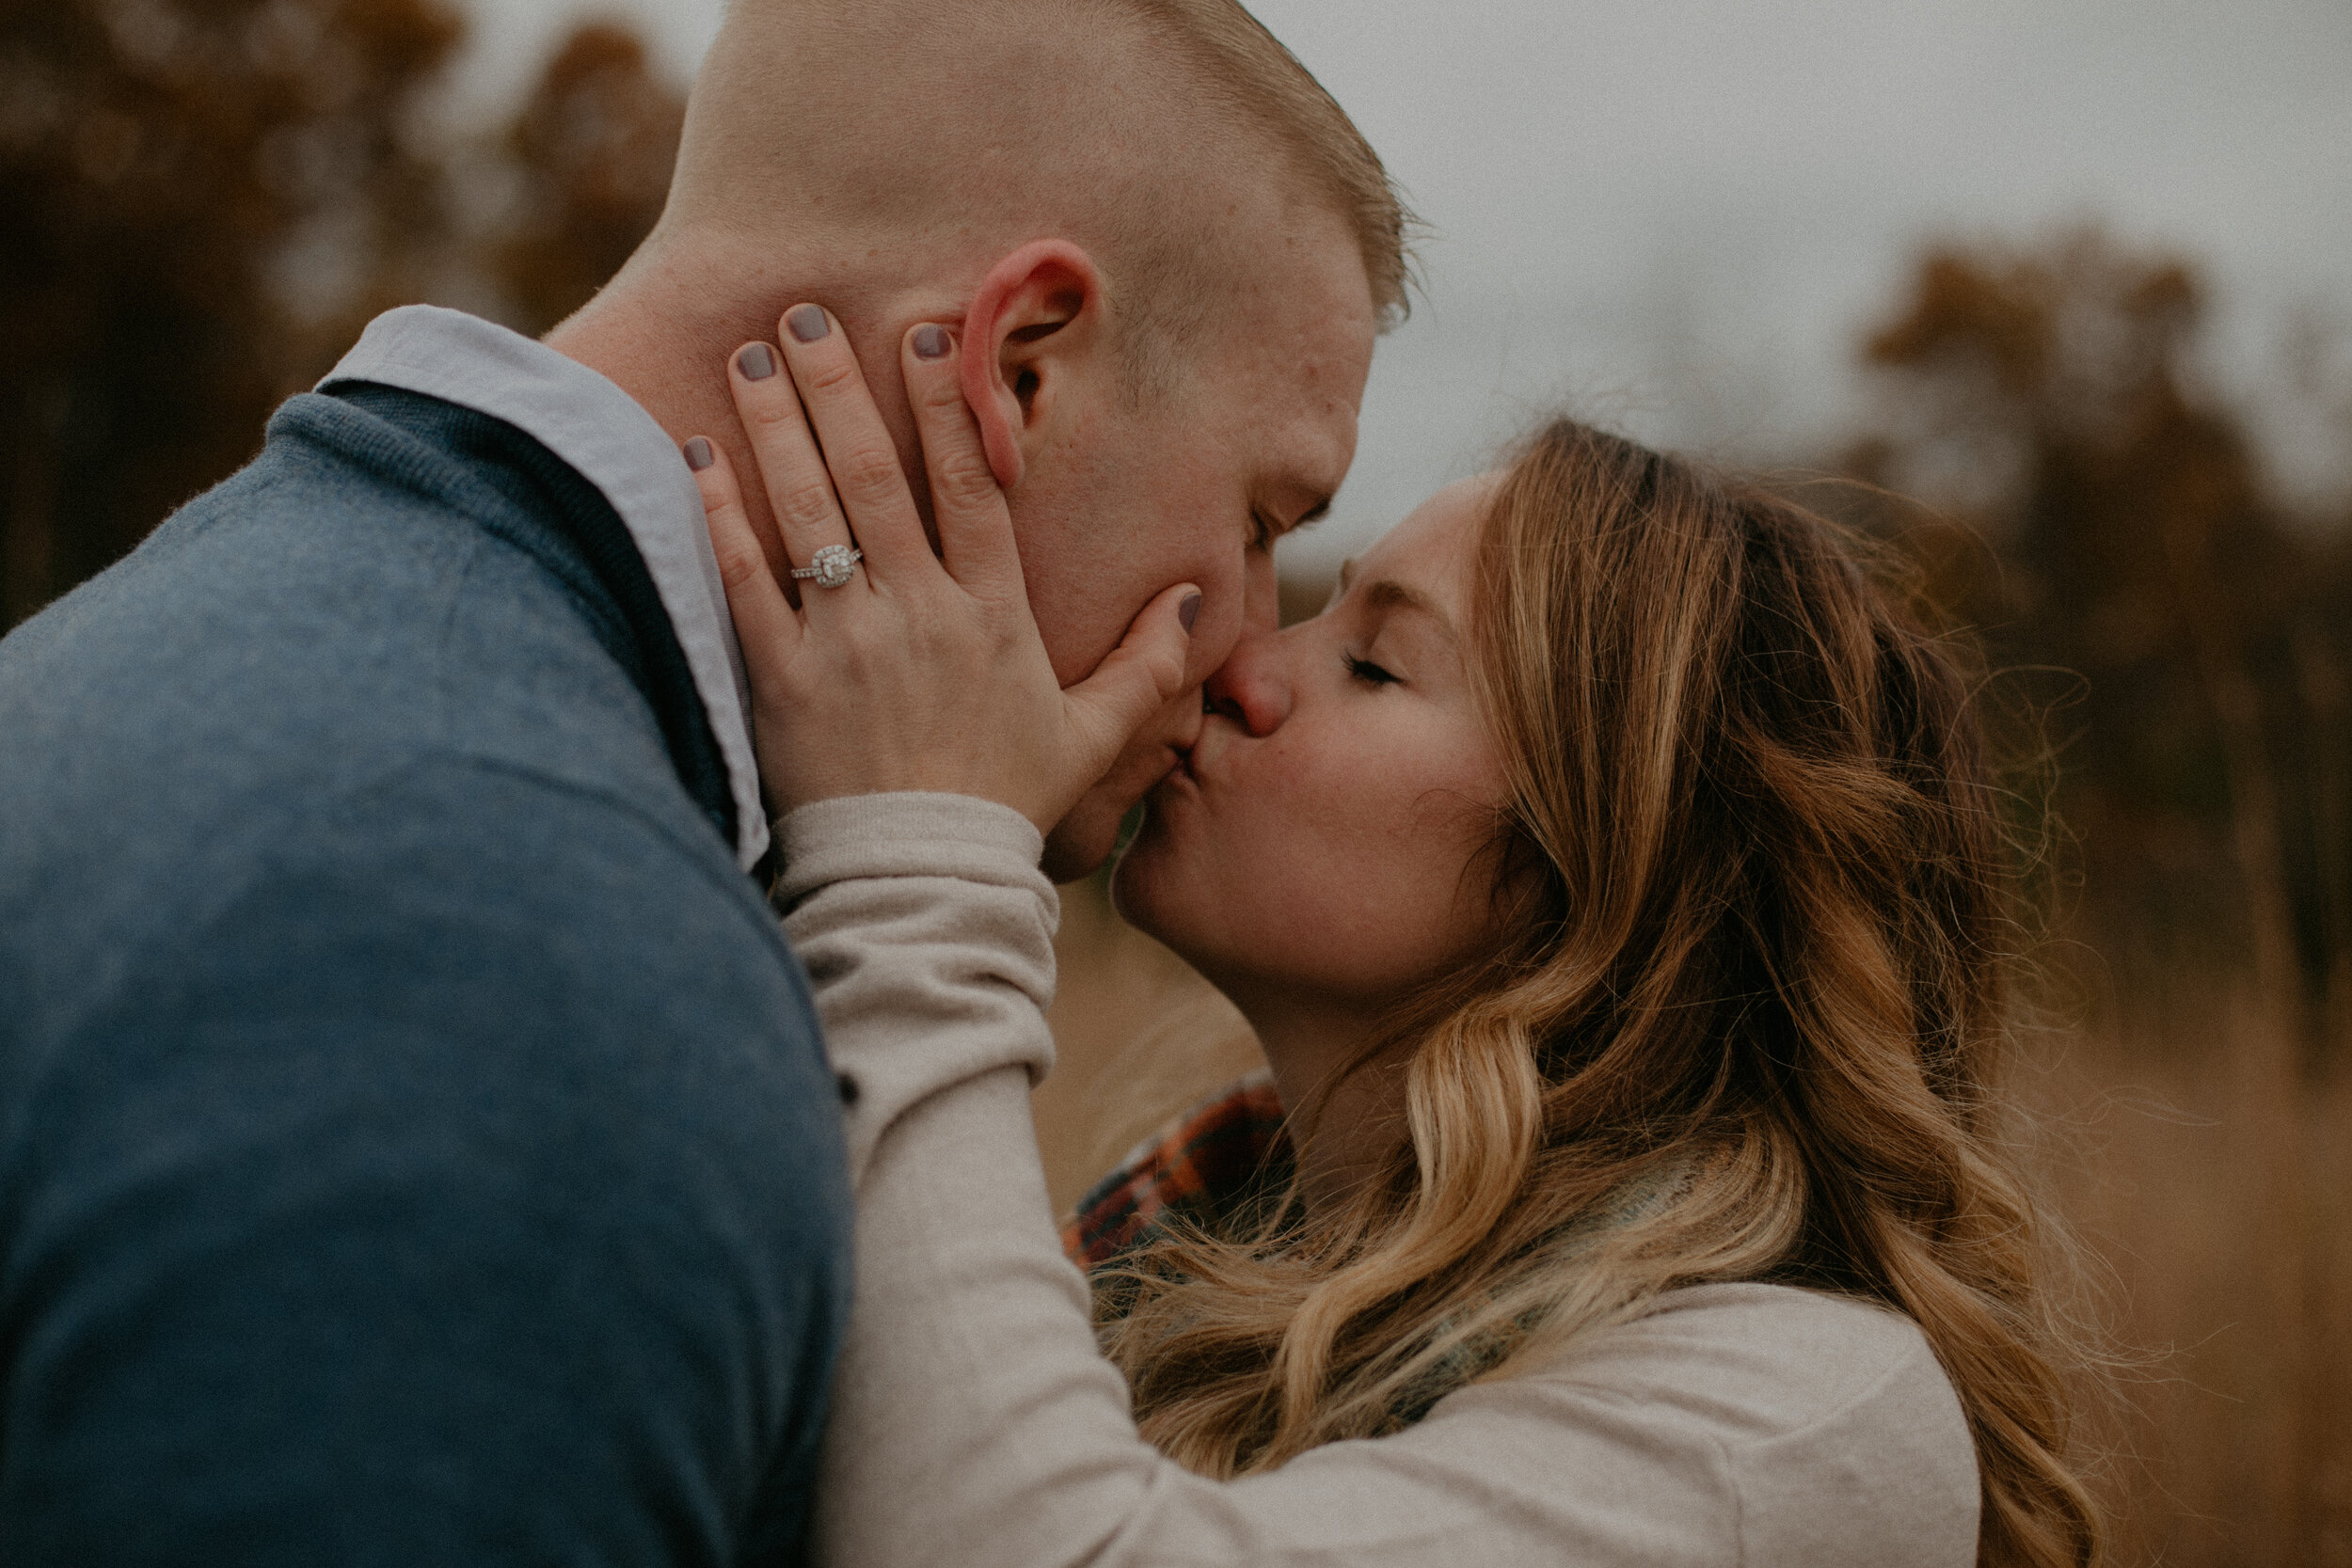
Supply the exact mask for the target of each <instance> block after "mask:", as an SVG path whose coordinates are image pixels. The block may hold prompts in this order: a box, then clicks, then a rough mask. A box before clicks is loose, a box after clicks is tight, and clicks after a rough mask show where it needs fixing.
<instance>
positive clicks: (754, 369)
mask: <svg viewBox="0 0 2352 1568" xmlns="http://www.w3.org/2000/svg"><path fill="white" fill-rule="evenodd" d="M735 368H736V369H737V370H739V371H741V372H743V379H744V380H746V381H765V380H767V379H768V378H769V377H770V376H771V375H773V374H775V373H776V352H775V350H773V349H771V348H770V347H769V346H768V345H767V344H766V343H745V344H744V345H743V352H742V353H740V354H739V355H737V356H735Z"/></svg>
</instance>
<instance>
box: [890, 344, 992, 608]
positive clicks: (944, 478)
mask: <svg viewBox="0 0 2352 1568" xmlns="http://www.w3.org/2000/svg"><path fill="white" fill-rule="evenodd" d="M960 354H961V343H960V342H959V341H958V340H957V336H956V334H955V333H954V332H953V331H951V330H950V329H948V328H947V327H945V326H942V325H939V324H938V323H936V322H925V323H923V324H922V325H919V326H917V327H915V328H914V330H913V331H911V332H909V333H908V334H907V335H906V341H904V342H902V343H901V344H900V345H899V352H898V357H899V361H900V363H901V365H902V366H903V369H904V373H905V376H906V383H907V401H908V403H909V404H912V405H913V407H914V428H915V433H916V434H917V435H918V436H920V437H921V438H922V442H923V467H924V469H925V471H926V472H927V473H928V474H929V475H930V482H931V516H932V519H933V521H934V522H935V523H936V525H937V526H938V529H939V548H940V554H941V557H942V559H944V560H945V561H946V563H947V573H948V575H949V576H950V577H952V578H955V579H956V580H957V581H958V582H960V583H961V584H962V585H963V586H964V587H965V588H966V589H969V590H971V591H972V592H974V593H983V594H989V595H990V596H992V597H999V598H1001V597H1006V596H1010V595H1017V594H1021V593H1022V579H1021V555H1020V551H1019V549H1018V548H1017V547H1016V546H1015V545H1014V542H1013V534H1012V511H1011V509H1010V508H1009V506H1007V505H1006V504H1005V493H1004V491H1002V490H1001V489H999V488H997V485H996V475H995V472H994V470H993V469H992V468H991V467H989V465H988V451H987V450H986V449H985V448H984V447H983V446H982V445H981V444H980V427H979V423H978V421H977V420H974V419H973V418H972V410H971V408H970V406H969V405H968V404H965V402H964V401H963V383H962V380H961V370H960V368H959V366H958V364H957V359H958V356H960Z"/></svg>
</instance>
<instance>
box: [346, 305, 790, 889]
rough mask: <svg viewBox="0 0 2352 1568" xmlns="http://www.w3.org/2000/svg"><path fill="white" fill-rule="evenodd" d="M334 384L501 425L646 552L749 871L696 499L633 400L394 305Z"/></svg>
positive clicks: (549, 357) (559, 362) (721, 640)
mask: <svg viewBox="0 0 2352 1568" xmlns="http://www.w3.org/2000/svg"><path fill="white" fill-rule="evenodd" d="M344 381H373V382H377V383H380V384H381V385H383V386H387V387H398V388H402V389H403V390H405V391H410V392H421V393H423V394H424V395H426V396H427V397H436V398H439V399H441V400H442V401H444V402H447V403H453V404H459V405H460V406H462V407H466V408H470V409H473V410H474V411H475V412H477V413H482V414H487V415H489V416H490V417H491V418H493V419H498V420H505V421H506V422H507V423H508V424H511V425H513V426H514V427H515V428H516V429H517V430H520V431H522V432H523V433H524V434H526V435H528V436H532V438H533V439H535V440H536V441H538V443H539V444H540V445H541V446H544V447H546V448H547V449H548V451H551V452H553V453H555V455H556V456H558V457H560V458H562V459H563V460H564V462H565V463H567V464H569V465H571V467H573V468H574V469H576V470H578V472H579V473H580V477H581V478H583V479H585V480H587V481H588V483H591V484H593V485H595V486H596V488H597V489H598V490H599V491H601V492H603V495H604V499H606V500H607V501H608V502H610V503H611V504H612V510H613V511H614V512H616V513H618V514H619V515H620V518H621V522H622V524H623V526H625V527H626V528H627V529H628V533H629V537H630V538H631V539H633V540H635V541H636V543H637V553H638V554H639V555H641V556H643V557H644V560H645V571H646V573H647V575H648V576H650V577H651V578H653V586H654V591H655V592H656V593H657V594H660V598H661V608H662V609H663V610H667V611H668V612H669V616H670V626H671V627H672V629H673V630H675V632H676V634H677V641H678V646H679V647H680V648H681V649H683V650H685V654H686V667H687V668H688V669H689V670H690V671H691V672H692V673H693V676H694V689H695V690H696V691H698V692H700V693H701V694H702V700H703V706H704V708H705V710H706V711H707V712H708V714H709V716H710V731H711V734H712V735H713V736H717V738H718V742H719V754H720V755H721V756H722V757H723V758H724V759H725V761H726V768H727V783H728V785H729V788H730V789H731V790H732V792H733V794H734V797H735V822H736V830H735V858H736V862H737V863H738V864H739V865H740V866H742V867H743V869H745V870H747V871H748V870H750V869H751V867H752V865H753V864H754V863H755V862H756V861H757V860H758V859H759V857H760V856H761V854H763V853H764V852H765V851H766V850H767V847H768V815H767V813H766V811H765V810H763V809H762V807H761V805H760V800H759V767H758V764H757V763H756V762H755V760H754V758H753V754H752V728H751V703H750V698H749V691H750V684H749V683H748V682H747V681H746V680H745V679H744V674H743V650H742V648H741V646H740V645H739V643H738V642H737V641H736V640H735V622H734V620H733V619H732V618H731V617H730V616H729V615H728V614H727V599H726V590H725V588H724V587H723V585H722V584H721V582H720V580H719V562H718V558H717V557H716V556H715V555H714V554H713V553H712V552H711V548H710V534H709V532H708V531H707V530H706V528H705V527H704V524H703V505H702V493H701V491H699V490H697V489H696V488H695V486H694V476H693V475H692V474H691V472H689V471H688V469H687V467H686V460H685V459H684V458H683V457H681V456H680V455H679V454H678V449H677V445H676V443H675V442H674V441H672V440H671V439H670V436H669V433H668V432H667V431H665V430H663V429H662V428H661V426H660V425H659V424H657V423H655V422H654V418H653V416H652V415H651V414H648V413H646V412H645V410H644V406H643V405H642V404H639V403H638V402H637V400H636V399H634V398H632V397H630V396H629V395H628V393H627V392H624V391H622V390H621V388H619V387H617V386H615V385H613V383H612V381H610V380H608V379H607V378H606V377H604V376H602V375H599V374H597V373H596V372H595V371H592V370H590V369H589V368H588V367H587V366H585V365H583V364H581V363H580V361H578V360H576V359H569V358H566V357H564V356H563V355H561V354H558V353H556V352H555V350H553V349H551V348H549V347H548V346H547V345H546V344H545V343H541V342H536V341H532V339H529V338H526V337H524V336H522V334H520V333H518V332H510V331H508V330H507V329H506V328H505V327H502V326H500V325H496V324H495V323H492V322H486V321H484V320H483V319H482V318H480V317H479V316H469V315H467V314H466V313H465V312H464V311H462V310H447V309H441V308H440V307H439V306H437V305H405V306H402V307H401V308H400V309H397V310H388V311H386V312H385V313H384V314H382V315H380V316H378V317H376V318H375V320H373V321H372V322H370V323H369V324H368V329H367V331H366V332H364V333H363V334H361V335H360V338H359V341H358V343H357V344H355V345H354V346H353V347H352V350H351V352H350V353H349V354H346V355H344V356H343V357H342V362H341V363H339V364H338V365H336V367H335V368H334V369H333V370H332V371H330V372H327V375H326V379H325V380H323V381H321V382H320V383H319V389H320V390H321V391H324V390H326V388H330V387H332V386H334V385H336V384H337V383H338V382H344Z"/></svg>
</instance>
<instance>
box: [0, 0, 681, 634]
mask: <svg viewBox="0 0 2352 1568" xmlns="http://www.w3.org/2000/svg"><path fill="white" fill-rule="evenodd" d="M463 32H464V28H463V24H462V22H461V20H460V18H459V16H458V14H457V13H456V12H455V11H454V10H453V9H452V8H451V7H450V5H449V4H448V3H447V0H14V3H12V4H11V5H10V6H8V8H7V9H6V10H5V11H4V12H0V212H5V213H6V214H7V218H6V227H5V230H0V629H5V627H6V626H11V625H14V624H15V623H16V622H17V621H19V620H22V619H23V618H24V617H25V616H26V615H29V614H30V613H32V612H33V611H34V610H38V609H39V608H40V606H41V605H42V604H44V603H46V602H47V601H48V600H49V599H51V598H53V597H55V596H56V594H60V593H62V592H64V591H65V590H66V589H68V588H70V587H72V585H73V584H74V583H76V582H79V581H80V580H82V579H83V578H87V577H88V576H90V575H91V574H92V573H94V572H97V571H99V570H100V569H102V568H103V567H104V566H105V565H106V564H107V563H108V562H112V561H113V560H115V559H116V558H117V557H118V556H119V555H121V554H122V553H123V552H124V551H125V550H127V549H129V548H130V547H131V546H133V545H135V544H136V543H137V542H138V540H139V539H140V538H142V537H143V536H144V535H145V534H146V532H147V531H149V530H150V529H151V528H152V527H153V526H154V525H155V524H156V523H157V522H159V521H161V520H162V518H163V516H164V515H166V514H167V512H168V511H169V510H170V509H171V508H172V507H173V506H174V505H176V504H178V503H179V502H180V501H182V500H184V499H187V498H188V497H189V496H191V495H193V494H195V493H196V492H197V491H199V490H200V489H202V488H203V487H204V486H205V485H207V484H210V483H214V482H215V481H216V480H218V479H220V478H222V477H224V476H225V475H227V474H228V473H229V472H230V471H231V470H232V469H234V468H235V467H237V466H238V465H239V464H241V463H242V462H244V461H245V460H246V457H248V456H249V455H250V454H251V453H252V451H254V450H255V449H256V448H257V447H258V446H259V444H260V440H261V431H262V422H263V420H265V419H266V418H267V415H268V412H269V410H270V409H271V408H272V407H273V406H274V405H275V404H277V403H278V400H279V399H281V398H283V397H284V396H286V395H287V394H288V393H290V392H292V391H294V390H297V389H299V388H302V387H303V386H305V385H307V384H309V383H310V381H311V380H313V379H315V378H316V376H317V375H318V374H320V373H321V372H323V371H324V370H325V369H326V366H327V365H329V364H331V363H332V362H333V360H334V358H335V356H337V355H338V354H339V353H340V352H341V351H342V349H343V348H344V347H345V346H347V345H348V343H349V342H350V341H351V339H352V337H353V336H355V335H356V333H357V331H358V327H359V326H360V325H362V324H363V323H364V322H365V321H366V320H367V318H368V317H369V316H371V315H373V314H374V313H375V312H376V311H377V310H379V309H385V308H387V307H389V306H390V305H394V304H399V303H403V302H405V301H410V300H420V299H422V300H435V301H438V302H441V303H449V304H456V305H461V306H463V307H465V308H467V309H475V310H478V311H481V312H482V313H485V314H487V315H491V316H494V317H497V318H499V319H501V320H504V321H506V322H507V323H508V324H509V325H514V326H516V327H517V328H519V329H521V330H525V331H532V332H537V331H541V330H544V329H545V328H546V327H547V326H548V325H552V324H553V323H554V322H556V321H558V320H560V319H561V318H562V317H563V316H564V315H565V314H566V313H568V312H569V311H570V310H571V309H574V308H575V307H577V306H578V305H579V304H580V302H581V301H583V300H584V299H586V298H587V296H588V294H589V293H592V292H593V290H594V289H595V287H596V285H597V284H598V283H600V282H601V281H602V280H603V279H604V277H607V276H609V275H610V273H611V272H612V269H613V268H614V267H616V266H618V264H619V262H620V261H621V260H623V259H624V258H626V256H627V255H628V251H629V250H630V248H632V247H633V246H634V245H635V244H636V241H637V239H638V238H639V237H640V236H642V235H643V234H644V232H645V230H647V229H649V228H650V227H651V226H652V223H653V220H654V218H655V217H656V216H657V215H658V214H659V213H660V206H661V200H662V197H663V194H664V192H665V190H666V188H667V186H668V182H669V165H670V158H671V155H672V153H673V152H674V151H675V146H676V136H677V127H678V123H679V120H680V118H681V116H682V114H683V103H682V102H681V99H680V97H679V95H678V94H677V93H676V92H675V90H673V89H671V88H670V87H667V86H666V85H664V84H661V83H660V82H659V81H657V80H656V79H655V77H654V75H653V74H652V72H651V71H650V70H649V68H648V66H647V63H646V59H645V54H644V48H643V47H642V45H640V44H639V43H638V42H637V40H635V39H634V38H632V37H630V36H629V35H628V34H627V33H626V32H623V31H621V30H619V29H616V28H613V27H611V26H605V25H592V26H589V27H586V28H583V29H581V30H580V32H579V33H578V34H576V35H574V37H573V38H572V39H571V40H569V41H568V42H567V43H566V44H564V46H563V47H562V48H561V49H560V50H559V51H558V53H557V55H556V56H555V58H554V60H553V61H552V63H551V64H550V66H549V67H548V71H547V72H546V74H545V77H544V79H543V80H542V81H541V82H540V83H539V84H538V86H537V87H536V90H535V91H534V92H533V93H532V95H531V97H530V100H529V102H528V103H527V105H526V106H525V107H524V109H523V111H522V113H521V115H520V116H519V118H518V119H516V122H515V123H514V124H513V126H512V127H511V128H508V129H506V130H504V131H503V133H502V134H500V135H492V136H488V137H484V138H475V139H472V140H468V139H464V138H459V137H453V136H452V135H449V134H448V133H447V131H446V129H445V128H444V127H443V126H442V125H441V124H440V122H439V118H438V111H440V110H441V109H442V107H443V102H442V99H441V96H440V94H439V91H438V89H439V87H440V86H441V82H442V76H443V72H444V71H445V68H446V67H447V66H448V64H449V63H450V61H451V60H452V59H453V56H454V55H455V52H456V50H457V48H458V46H459V43H460V41H461V40H462V37H463Z"/></svg>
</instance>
